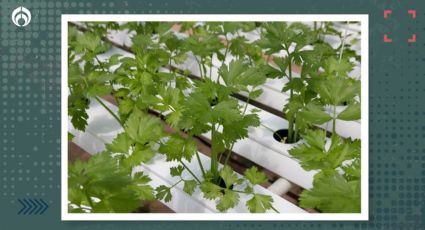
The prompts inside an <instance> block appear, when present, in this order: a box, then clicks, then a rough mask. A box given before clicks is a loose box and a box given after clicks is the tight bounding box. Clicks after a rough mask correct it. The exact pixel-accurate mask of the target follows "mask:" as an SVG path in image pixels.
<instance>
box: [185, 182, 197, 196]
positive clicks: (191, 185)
mask: <svg viewBox="0 0 425 230" xmlns="http://www.w3.org/2000/svg"><path fill="white" fill-rule="evenodd" d="M197 185H198V183H197V182H196V181H195V180H185V181H184V186H183V191H185V192H186V193H187V194H189V195H192V194H193V192H194V191H195V189H196V186H197Z"/></svg>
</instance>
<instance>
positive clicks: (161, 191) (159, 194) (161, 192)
mask: <svg viewBox="0 0 425 230" xmlns="http://www.w3.org/2000/svg"><path fill="white" fill-rule="evenodd" d="M155 191H156V198H157V199H158V200H163V201H165V202H170V201H171V198H172V197H173V195H172V194H171V188H169V187H167V186H165V185H161V186H159V187H157V188H156V189H155Z"/></svg>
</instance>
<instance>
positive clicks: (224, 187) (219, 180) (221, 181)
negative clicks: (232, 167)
mask: <svg viewBox="0 0 425 230" xmlns="http://www.w3.org/2000/svg"><path fill="white" fill-rule="evenodd" d="M218 186H220V187H221V188H223V189H222V190H221V193H223V194H224V190H225V189H226V188H227V185H226V182H224V180H223V178H222V177H219V178H218ZM229 189H230V190H232V189H233V185H230V186H229Z"/></svg>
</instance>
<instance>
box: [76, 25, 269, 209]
mask: <svg viewBox="0 0 425 230" xmlns="http://www.w3.org/2000/svg"><path fill="white" fill-rule="evenodd" d="M111 25H113V26H111ZM108 26H111V27H109V28H111V29H116V25H115V24H109V23H105V24H99V23H95V24H91V23H86V24H85V30H86V31H85V32H84V33H81V32H78V31H76V30H75V29H74V28H73V27H71V29H70V32H69V34H70V37H69V41H70V42H69V44H70V46H69V54H70V55H69V63H70V64H69V66H70V68H69V69H70V72H69V76H70V81H69V88H70V96H69V101H70V103H69V106H70V114H69V115H70V116H71V122H72V123H73V125H74V126H75V127H76V128H78V129H80V130H84V129H85V127H86V125H87V118H88V116H87V113H86V110H87V108H88V106H89V103H90V100H93V99H94V100H96V101H97V102H98V103H100V104H101V105H102V106H103V107H104V108H105V110H106V111H108V112H109V113H110V114H111V115H112V116H113V117H114V118H115V119H116V120H117V122H118V123H119V124H121V125H122V127H123V129H124V131H125V132H123V133H121V134H119V135H118V136H117V137H116V138H115V139H114V140H113V142H112V143H110V144H107V146H106V151H105V153H101V154H104V155H108V154H109V155H110V156H112V158H113V159H114V160H115V161H117V165H118V167H119V168H120V169H125V170H124V171H126V172H127V173H129V174H128V175H130V173H131V170H132V168H133V167H135V166H137V165H139V164H141V163H144V162H149V160H150V159H151V158H152V157H153V156H154V155H155V154H156V153H159V154H163V155H164V156H165V158H166V160H167V161H174V162H177V163H178V165H177V166H176V167H173V168H171V169H170V174H171V175H172V176H175V177H179V178H180V180H179V181H178V182H177V183H176V184H174V185H171V186H166V185H161V186H159V187H157V188H156V189H155V196H156V198H157V199H161V200H164V201H165V202H169V201H170V200H171V199H172V188H173V187H175V186H176V185H177V184H179V183H184V191H185V192H187V193H188V194H192V193H193V192H194V191H195V190H196V189H199V190H200V191H201V192H202V193H203V194H204V197H205V198H206V199H213V200H216V201H217V209H218V210H219V211H222V212H224V211H226V210H228V209H230V208H233V207H235V206H236V205H237V204H238V203H239V198H240V195H239V194H246V195H249V196H250V198H249V200H248V201H247V203H246V206H247V207H248V209H249V210H250V211H251V212H265V211H267V210H269V209H273V210H275V209H274V208H273V207H272V201H273V200H272V198H271V196H268V195H262V194H257V193H256V192H255V191H254V188H253V186H254V185H257V184H261V183H264V182H265V181H266V180H267V178H266V176H265V175H264V174H263V173H261V172H259V171H258V170H257V169H256V168H255V167H254V168H250V169H248V170H246V171H245V174H244V177H240V176H238V175H237V174H236V173H235V172H234V171H233V170H232V169H231V168H230V166H228V161H229V159H230V156H231V153H232V151H231V150H232V148H233V145H234V143H235V142H236V141H237V140H240V139H243V138H246V137H247V136H248V127H250V126H258V125H259V119H258V116H257V115H256V114H254V113H248V111H247V104H239V103H238V101H237V100H236V99H235V98H234V97H232V96H231V95H232V94H234V93H237V92H246V93H247V94H248V98H249V99H250V98H255V97H258V96H259V95H260V94H261V91H260V90H258V88H257V87H258V86H259V85H261V84H263V83H264V82H265V79H266V78H265V74H264V73H263V69H262V67H261V66H250V65H249V62H250V61H252V60H248V59H246V57H247V56H245V58H244V57H242V56H241V57H240V58H238V59H235V60H232V61H230V63H229V64H225V61H224V59H225V57H226V53H227V52H231V48H230V43H226V44H223V43H222V41H221V40H219V39H218V37H217V35H219V34H221V35H224V34H227V33H228V31H227V30H232V31H235V30H239V28H238V29H237V28H236V27H237V26H238V24H237V23H232V25H230V24H229V25H226V23H223V24H220V25H218V24H216V25H213V24H211V23H208V24H204V25H201V26H199V25H195V24H190V23H185V24H183V25H182V28H185V27H186V28H187V29H190V30H191V36H189V37H187V38H185V39H181V38H178V37H177V36H176V35H175V33H173V32H172V31H171V30H170V28H171V26H172V24H171V23H155V22H152V23H150V22H149V23H128V24H123V25H120V26H119V28H120V29H127V30H128V31H130V32H136V33H135V35H134V36H132V42H133V45H132V47H131V51H132V52H133V54H134V57H122V56H120V55H113V56H111V57H110V58H109V59H108V60H103V61H100V59H99V58H98V55H99V54H101V53H103V52H105V51H107V50H108V49H109V47H110V45H109V44H108V43H106V42H104V41H103V40H102V38H103V36H104V35H105V30H108ZM213 26H219V27H221V28H226V29H225V30H224V31H218V30H217V31H215V32H212V31H213V30H214V29H212V28H213ZM243 26H244V27H245V26H246V25H244V24H243ZM214 28H216V29H217V28H218V27H214ZM226 31H227V32H226ZM81 40H82V41H83V43H81ZM189 53H191V54H193V55H195V57H196V59H197V62H198V64H199V69H200V70H201V79H200V80H196V81H195V82H192V81H190V80H189V79H188V78H187V77H186V76H184V73H183V75H182V74H181V72H178V71H173V70H165V69H164V67H167V66H169V65H170V64H171V63H182V62H184V61H185V60H186V58H187V56H188V54H189ZM214 55H217V56H220V58H221V60H222V61H223V63H222V65H221V67H220V68H219V79H221V80H222V81H223V82H224V84H220V83H219V82H218V80H217V81H215V80H213V79H212V76H211V72H209V73H208V71H206V69H207V68H211V67H212V64H211V62H212V57H213V56H214ZM104 95H112V96H114V98H115V101H116V103H117V105H118V114H115V113H114V112H112V110H111V109H110V108H108V107H107V106H106V105H105V104H104V103H103V102H102V100H101V99H100V97H102V96H104ZM74 97H75V98H76V99H74ZM77 99H78V100H77ZM74 101H75V102H74ZM76 102H78V103H76ZM73 106H76V109H75V112H71V107H73ZM152 111H154V112H156V113H159V114H161V116H162V117H163V121H161V120H160V119H159V118H156V117H154V116H152V115H151V114H149V113H150V112H152ZM165 125H168V126H170V127H172V128H173V129H174V132H172V133H166V132H164V126H165ZM179 130H180V131H183V132H185V135H181V134H179V132H178V131H179ZM204 133H210V134H211V163H210V165H209V166H207V165H204V162H202V161H201V158H200V156H199V154H200V153H199V152H198V151H197V145H196V142H195V141H194V138H195V137H196V136H199V135H202V134H204ZM224 156H225V157H224ZM192 160H195V161H196V162H197V163H198V166H199V170H200V171H201V172H202V176H201V177H200V176H197V175H195V173H194V169H193V168H189V167H188V166H187V162H189V161H192ZM220 160H221V161H222V162H224V167H220V166H219V162H220ZM89 166H90V165H89ZM184 171H187V172H188V173H189V174H190V175H191V178H186V177H183V176H182V173H183V172H184ZM115 173H116V172H115V171H112V170H111V174H115ZM84 175H86V174H84ZM128 175H127V176H128ZM111 176H112V175H111ZM134 180H137V179H136V178H135V179H134ZM83 190H84V189H83ZM105 200H106V199H105ZM105 202H106V201H105ZM86 203H87V202H86ZM93 210H97V209H93ZM275 211H277V210H275Z"/></svg>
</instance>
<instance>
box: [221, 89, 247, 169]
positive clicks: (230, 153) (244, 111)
mask: <svg viewBox="0 0 425 230" xmlns="http://www.w3.org/2000/svg"><path fill="white" fill-rule="evenodd" d="M251 92H252V91H250V92H249V93H248V98H247V99H246V104H245V108H244V110H243V113H242V116H245V113H246V109H247V108H248V104H249V99H250V96H251ZM234 145H235V143H232V145H231V146H230V148H229V149H228V150H227V156H226V159H225V160H224V165H227V162H228V161H229V159H230V156H231V155H232V149H233V146H234ZM220 158H221V155H220Z"/></svg>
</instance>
